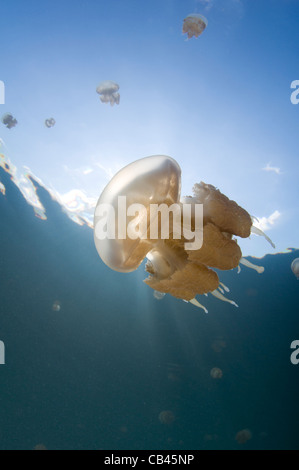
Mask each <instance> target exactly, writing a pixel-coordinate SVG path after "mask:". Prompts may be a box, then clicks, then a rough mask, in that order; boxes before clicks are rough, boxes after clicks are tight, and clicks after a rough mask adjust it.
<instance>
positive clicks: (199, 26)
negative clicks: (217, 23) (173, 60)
mask: <svg viewBox="0 0 299 470" xmlns="http://www.w3.org/2000/svg"><path fill="white" fill-rule="evenodd" d="M207 25H208V20H207V19H206V18H205V17H204V16H203V15H199V14H198V13H192V14H191V15H188V16H187V17H186V18H185V19H184V21H183V34H185V33H187V35H188V39H190V38H192V37H193V36H195V37H196V38H198V36H200V35H201V34H202V33H203V31H204V30H205V29H206V27H207Z"/></svg>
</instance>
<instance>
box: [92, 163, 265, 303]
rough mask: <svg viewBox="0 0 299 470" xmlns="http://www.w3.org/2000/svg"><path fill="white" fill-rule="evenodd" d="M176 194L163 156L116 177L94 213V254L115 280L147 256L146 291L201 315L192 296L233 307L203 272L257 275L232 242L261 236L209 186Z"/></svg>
mask: <svg viewBox="0 0 299 470" xmlns="http://www.w3.org/2000/svg"><path fill="white" fill-rule="evenodd" d="M180 188H181V169H180V167H179V165H178V163H177V162H176V161H175V160H174V159H173V158H171V157H168V156H165V155H155V156H152V157H146V158H142V159H141V160H137V161H135V162H133V163H131V164H129V165H127V166H126V167H125V168H123V169H122V170H120V171H119V172H118V173H117V174H116V175H115V176H114V177H113V178H112V179H111V181H110V182H109V183H108V185H107V186H106V187H105V189H104V190H103V192H102V194H101V196H100V198H99V200H98V202H97V206H96V209H95V216H94V241H95V246H96V249H97V251H98V254H99V255H100V257H101V258H102V260H103V261H104V263H105V264H106V265H107V266H109V267H110V268H111V269H114V270H115V271H119V272H123V273H127V272H131V271H135V270H136V269H137V268H138V266H139V265H140V264H141V263H142V261H143V259H144V258H145V257H147V259H148V262H147V264H146V271H147V272H148V273H149V277H148V278H147V279H146V280H145V282H146V284H148V285H149V286H150V287H151V288H152V289H153V290H155V291H159V292H161V293H168V294H171V295H173V296H174V297H177V298H180V299H183V300H185V301H188V302H191V303H192V304H194V305H196V306H197V307H201V308H203V309H204V310H205V312H207V310H206V309H205V307H203V306H202V305H201V304H200V303H199V302H198V301H197V300H196V299H195V296H196V295H197V294H199V295H201V294H207V293H208V292H211V294H212V295H214V296H215V297H217V298H218V299H220V300H223V301H225V302H229V303H231V304H232V305H235V306H237V305H236V303H235V302H234V301H233V300H229V299H227V298H226V297H225V296H224V293H225V292H228V291H229V289H228V288H227V287H226V286H225V285H224V284H222V283H220V282H219V278H218V275H217V273H216V272H215V271H214V270H213V269H211V268H216V269H220V270H230V269H233V268H236V267H238V266H239V264H240V263H241V264H244V265H246V266H247V267H250V268H253V269H255V270H257V271H258V272H262V271H263V270H264V268H263V267H261V266H255V265H254V264H252V263H250V262H249V261H248V260H246V259H244V258H242V252H241V249H240V247H239V245H238V243H237V240H236V238H235V236H239V237H241V238H247V237H249V236H250V234H251V233H256V234H257V235H264V236H265V234H264V233H263V232H262V231H261V230H259V229H257V228H256V227H254V226H253V221H252V218H251V216H250V215H249V214H248V212H246V210H245V209H243V208H242V207H240V206H238V204H237V203H236V202H235V201H231V200H230V199H228V197H226V196H225V195H224V194H222V193H221V192H220V191H219V190H218V189H216V188H215V187H214V186H212V185H210V184H205V183H203V182H201V183H199V184H195V186H194V188H193V192H194V197H186V198H183V199H182V200H180ZM162 209H163V210H162ZM162 212H163V217H162ZM136 214H137V215H136ZM165 215H166V217H165ZM185 215H186V217H185ZM159 216H160V217H159ZM127 220H129V223H127ZM158 222H159V223H158ZM155 227H156V228H157V230H156V232H155V230H154V229H155ZM104 229H105V230H104ZM153 232H154V233H153ZM165 233H166V235H165ZM266 238H267V237H266ZM267 239H268V238H267ZM190 240H195V241H192V242H191V243H189V242H190ZM268 240H269V239H268Z"/></svg>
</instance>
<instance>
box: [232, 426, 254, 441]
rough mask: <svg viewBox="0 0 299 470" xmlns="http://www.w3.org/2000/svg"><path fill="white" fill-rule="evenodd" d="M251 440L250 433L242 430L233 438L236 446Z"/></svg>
mask: <svg viewBox="0 0 299 470" xmlns="http://www.w3.org/2000/svg"><path fill="white" fill-rule="evenodd" d="M251 438H252V433H251V431H250V430H249V429H242V430H241V431H239V432H237V434H236V436H235V440H236V441H237V443H238V444H240V445H241V444H246V442H247V441H249V440H250V439H251Z"/></svg>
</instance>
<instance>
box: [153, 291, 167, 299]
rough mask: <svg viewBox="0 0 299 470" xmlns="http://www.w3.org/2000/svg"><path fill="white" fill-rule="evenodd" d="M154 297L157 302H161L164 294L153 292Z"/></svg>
mask: <svg viewBox="0 0 299 470" xmlns="http://www.w3.org/2000/svg"><path fill="white" fill-rule="evenodd" d="M153 295H154V297H155V299H157V300H162V299H163V298H164V297H165V294H164V292H159V291H158V290H154V294H153Z"/></svg>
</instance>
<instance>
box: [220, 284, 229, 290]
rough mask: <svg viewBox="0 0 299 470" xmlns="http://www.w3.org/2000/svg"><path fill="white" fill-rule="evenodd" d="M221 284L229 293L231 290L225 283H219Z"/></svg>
mask: <svg viewBox="0 0 299 470" xmlns="http://www.w3.org/2000/svg"><path fill="white" fill-rule="evenodd" d="M219 284H221V286H222V287H223V289H224V290H225V292H229V288H228V287H227V286H226V285H225V284H223V282H219Z"/></svg>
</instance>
